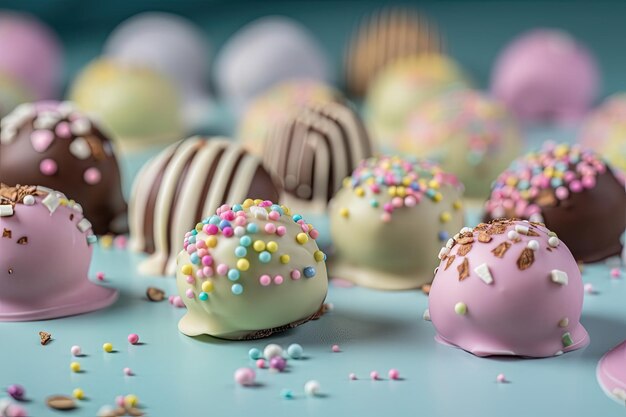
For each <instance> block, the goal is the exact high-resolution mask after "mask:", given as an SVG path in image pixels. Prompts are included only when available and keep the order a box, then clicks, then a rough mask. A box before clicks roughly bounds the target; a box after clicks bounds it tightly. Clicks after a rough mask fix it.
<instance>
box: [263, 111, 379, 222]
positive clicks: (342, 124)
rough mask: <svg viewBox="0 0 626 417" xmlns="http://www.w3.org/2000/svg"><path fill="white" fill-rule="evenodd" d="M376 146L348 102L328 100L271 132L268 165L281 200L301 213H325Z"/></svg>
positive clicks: (266, 161) (266, 145) (267, 149)
mask: <svg viewBox="0 0 626 417" xmlns="http://www.w3.org/2000/svg"><path fill="white" fill-rule="evenodd" d="M370 156H372V145H371V143H370V139H369V136H368V134H367V131H366V130H365V126H363V122H362V121H361V119H360V118H359V116H358V115H357V114H356V112H355V111H354V110H352V109H351V108H350V107H349V106H347V105H344V104H340V103H335V102H329V103H326V104H321V105H313V106H309V107H306V108H305V109H304V110H303V111H302V112H300V113H298V114H297V115H295V116H293V117H291V118H289V119H288V120H287V121H286V122H285V123H282V124H280V125H278V126H276V128H275V129H274V130H273V131H272V133H271V134H270V135H269V137H268V138H267V140H266V142H265V153H264V159H263V162H264V165H265V167H266V168H267V169H268V170H269V171H270V173H271V174H272V175H273V176H274V178H275V181H277V182H278V183H281V184H282V185H283V189H284V192H285V193H284V194H283V197H282V198H281V201H283V202H284V203H285V204H287V205H289V207H291V208H292V209H294V210H297V211H298V212H300V213H303V212H318V213H321V212H325V211H326V207H327V205H328V201H329V200H330V199H331V198H332V197H333V195H335V193H336V192H337V191H339V189H340V188H341V185H342V183H343V180H344V178H345V177H347V176H349V175H350V174H351V173H352V171H353V170H354V169H355V168H356V167H357V165H358V164H359V162H361V161H362V160H363V159H366V158H369V157H370Z"/></svg>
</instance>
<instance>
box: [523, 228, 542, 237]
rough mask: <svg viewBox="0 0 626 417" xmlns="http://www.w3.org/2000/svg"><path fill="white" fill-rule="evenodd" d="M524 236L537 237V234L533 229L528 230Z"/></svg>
mask: <svg viewBox="0 0 626 417" xmlns="http://www.w3.org/2000/svg"><path fill="white" fill-rule="evenodd" d="M526 236H539V233H537V232H535V231H534V230H533V229H528V233H526Z"/></svg>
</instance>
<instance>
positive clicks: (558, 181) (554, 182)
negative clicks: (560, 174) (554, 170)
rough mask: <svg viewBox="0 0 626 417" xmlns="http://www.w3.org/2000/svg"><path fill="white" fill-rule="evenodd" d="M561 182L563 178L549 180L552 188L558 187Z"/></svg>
mask: <svg viewBox="0 0 626 417" xmlns="http://www.w3.org/2000/svg"><path fill="white" fill-rule="evenodd" d="M562 184H563V180H562V179H560V178H552V179H551V180H550V185H552V187H553V188H556V187H559V186H560V185H562Z"/></svg>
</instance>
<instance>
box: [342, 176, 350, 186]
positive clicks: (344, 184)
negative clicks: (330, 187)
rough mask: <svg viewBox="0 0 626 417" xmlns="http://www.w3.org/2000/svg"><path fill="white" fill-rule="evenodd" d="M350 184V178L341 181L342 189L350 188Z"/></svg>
mask: <svg viewBox="0 0 626 417" xmlns="http://www.w3.org/2000/svg"><path fill="white" fill-rule="evenodd" d="M351 184H352V182H351V181H350V177H346V178H344V179H343V188H350V185H351Z"/></svg>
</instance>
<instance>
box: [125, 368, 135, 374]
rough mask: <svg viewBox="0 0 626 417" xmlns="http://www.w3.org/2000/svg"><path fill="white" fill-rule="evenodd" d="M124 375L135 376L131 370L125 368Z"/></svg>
mask: <svg viewBox="0 0 626 417" xmlns="http://www.w3.org/2000/svg"><path fill="white" fill-rule="evenodd" d="M124 375H126V376H133V371H132V369H130V368H124Z"/></svg>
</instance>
